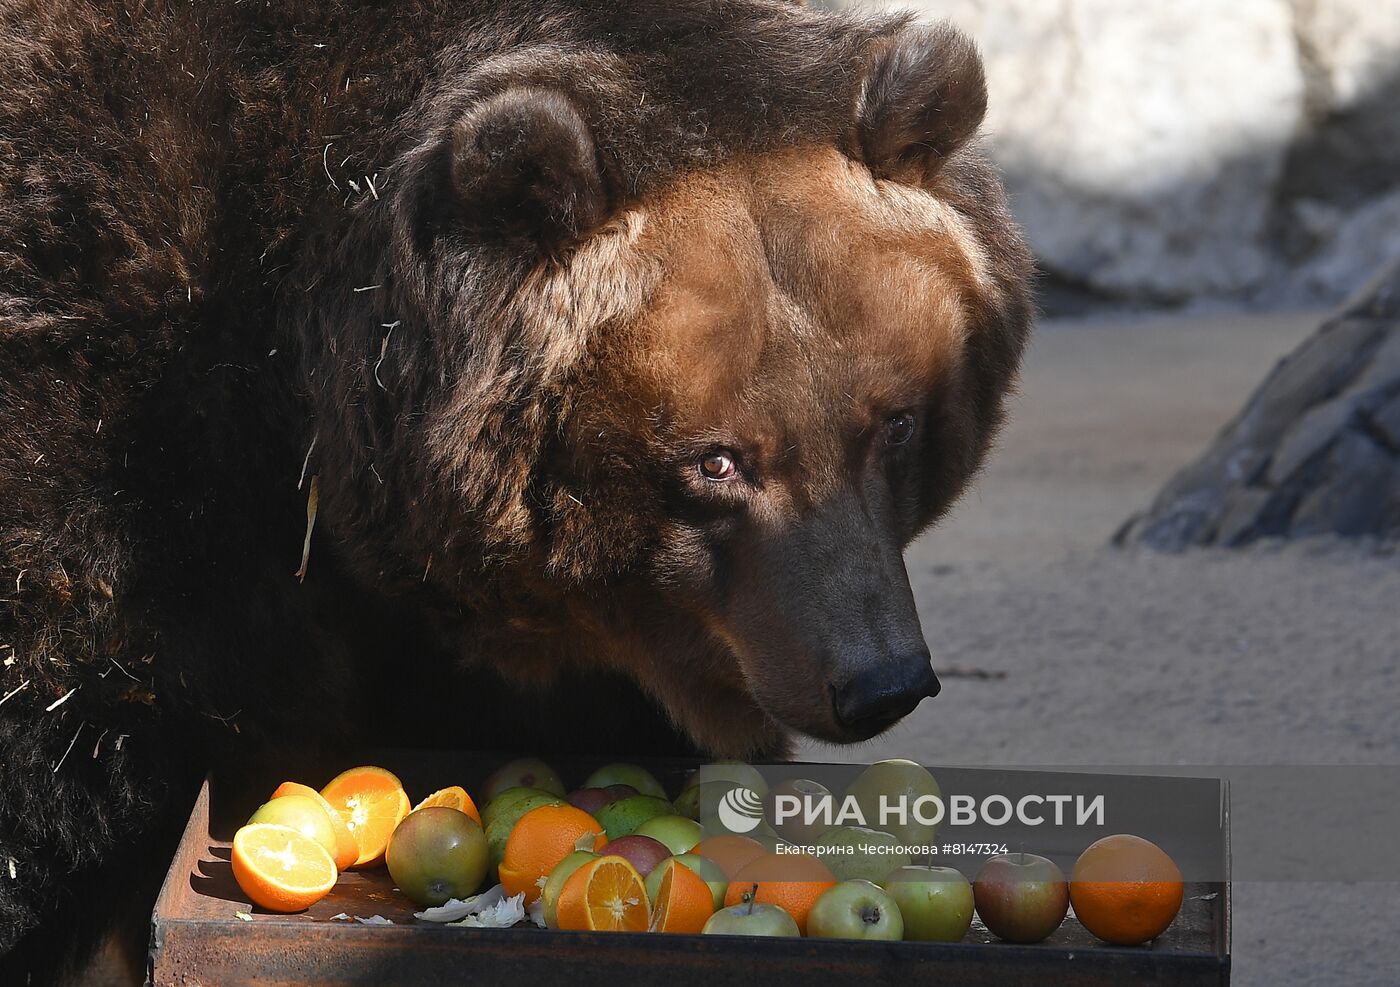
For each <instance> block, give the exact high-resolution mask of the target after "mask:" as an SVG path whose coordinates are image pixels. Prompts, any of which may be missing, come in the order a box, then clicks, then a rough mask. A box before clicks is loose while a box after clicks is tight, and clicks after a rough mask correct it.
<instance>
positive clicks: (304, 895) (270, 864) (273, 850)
mask: <svg viewBox="0 0 1400 987" xmlns="http://www.w3.org/2000/svg"><path fill="white" fill-rule="evenodd" d="M232 859H233V876H234V879H235V880H236V881H238V886H239V887H240V888H242V889H243V893H244V894H246V895H247V896H248V898H249V900H250V901H252V902H253V904H255V905H257V906H258V907H260V908H266V909H267V910H268V911H270V912H299V911H301V910H302V909H305V908H309V907H311V906H312V905H314V904H315V903H316V902H318V901H320V900H321V899H322V898H324V897H325V896H326V895H327V894H329V893H330V890H331V888H333V887H334V886H335V879H336V876H337V874H336V869H335V861H334V860H332V859H331V855H330V853H329V852H328V851H327V850H326V848H325V847H323V846H322V845H321V844H320V843H317V842H316V841H315V840H313V839H312V838H311V837H309V836H306V835H304V834H302V833H300V832H298V831H297V830H295V829H292V828H291V827H290V826H278V825H274V824H272V823H253V824H251V825H248V826H244V827H243V828H242V829H240V830H239V831H238V832H237V833H235V834H234V835H233V858H232Z"/></svg>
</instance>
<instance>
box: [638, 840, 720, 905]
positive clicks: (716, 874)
mask: <svg viewBox="0 0 1400 987" xmlns="http://www.w3.org/2000/svg"><path fill="white" fill-rule="evenodd" d="M671 859H672V860H674V861H675V862H676V863H678V864H681V865H683V866H685V867H689V868H690V869H691V870H693V871H694V872H695V873H696V875H698V876H699V878H700V880H702V881H704V882H705V883H706V884H707V885H709V888H710V897H711V898H713V899H714V901H715V908H716V910H718V909H720V908H723V907H724V892H725V891H727V890H729V878H727V877H725V876H724V871H723V870H722V869H720V866H719V864H717V863H715V862H714V861H713V860H711V859H709V858H708V857H702V856H700V855H699V854H698V853H682V854H680V855H679V856H675V857H672V858H671ZM665 863H666V861H664V860H663V861H662V862H661V863H660V864H658V865H657V867H656V869H655V870H653V871H652V872H651V873H650V874H648V875H647V879H646V888H647V900H648V901H655V900H656V895H657V893H658V892H659V891H660V890H661V873H662V871H664V870H665V869H666V867H665Z"/></svg>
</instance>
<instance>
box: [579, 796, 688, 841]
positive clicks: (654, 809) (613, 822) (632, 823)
mask: <svg viewBox="0 0 1400 987" xmlns="http://www.w3.org/2000/svg"><path fill="white" fill-rule="evenodd" d="M675 811H676V810H675V806H673V805H671V803H670V802H667V801H666V800H665V799H661V798H656V797H655V796H652V795H629V796H628V797H627V798H625V799H618V800H617V801H616V802H611V803H609V804H608V805H605V806H603V807H602V808H601V809H599V810H598V811H597V812H596V813H594V816H593V818H594V819H597V820H598V821H599V822H600V823H602V824H603V829H604V830H606V831H607V834H608V839H610V840H615V839H617V838H618V837H621V836H627V835H630V834H631V833H634V832H636V830H637V827H638V826H640V825H641V824H642V823H644V822H646V821H647V820H648V819H652V818H655V817H656V816H671V815H675Z"/></svg>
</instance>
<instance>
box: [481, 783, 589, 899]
mask: <svg viewBox="0 0 1400 987" xmlns="http://www.w3.org/2000/svg"><path fill="white" fill-rule="evenodd" d="M607 842H608V838H607V836H606V835H604V831H603V825H602V824H601V823H600V822H598V820H596V819H594V818H593V817H592V816H590V815H589V814H588V813H586V812H584V811H583V810H582V809H578V808H575V807H574V806H572V805H568V804H567V803H563V804H560V805H541V806H538V807H537V808H534V809H531V810H530V811H529V812H527V813H525V815H523V816H521V817H520V821H519V822H517V823H516V824H515V826H514V827H513V828H512V829H511V831H510V836H508V837H507V838H506V849H505V853H504V855H503V856H502V857H501V866H500V868H499V874H500V877H501V884H502V885H504V887H505V889H506V894H508V895H517V894H524V895H525V904H526V906H527V907H528V906H530V905H532V904H534V901H535V899H536V898H538V897H539V896H540V892H542V891H543V890H544V885H545V882H546V881H547V880H548V879H549V872H550V871H552V870H554V868H555V867H556V866H558V864H559V862H560V861H561V860H563V859H564V858H565V857H567V856H568V855H569V854H571V853H573V852H574V851H575V850H592V851H595V852H596V851H601V850H602V848H603V846H604V844H606V843H607Z"/></svg>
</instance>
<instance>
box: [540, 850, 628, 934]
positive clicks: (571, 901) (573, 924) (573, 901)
mask: <svg viewBox="0 0 1400 987" xmlns="http://www.w3.org/2000/svg"><path fill="white" fill-rule="evenodd" d="M649 911H650V908H649V907H648V905H647V890H646V886H645V885H644V884H643V883H642V876H641V875H640V874H638V873H637V868H635V867H633V866H632V865H631V864H630V863H628V862H627V861H626V860H625V859H623V858H622V857H599V858H598V859H597V860H590V861H589V862H588V863H586V864H584V865H583V866H582V867H580V868H579V869H578V870H576V871H575V872H574V874H573V876H572V877H570V878H569V879H568V880H567V881H565V882H564V890H563V891H561V892H559V908H558V918H559V928H561V929H575V930H580V931H589V932H645V931H646V929H647V915H648V912H649Z"/></svg>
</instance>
